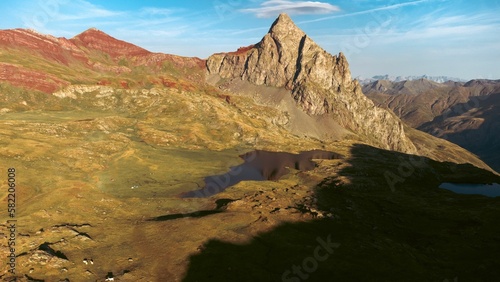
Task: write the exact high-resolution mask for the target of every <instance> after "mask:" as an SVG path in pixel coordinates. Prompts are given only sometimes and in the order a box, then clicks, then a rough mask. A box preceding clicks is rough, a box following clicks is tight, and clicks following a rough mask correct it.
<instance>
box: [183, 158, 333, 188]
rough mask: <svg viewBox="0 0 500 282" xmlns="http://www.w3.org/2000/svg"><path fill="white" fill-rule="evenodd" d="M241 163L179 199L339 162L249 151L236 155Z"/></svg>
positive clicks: (206, 180)
mask: <svg viewBox="0 0 500 282" xmlns="http://www.w3.org/2000/svg"><path fill="white" fill-rule="evenodd" d="M239 157H240V158H242V159H243V160H244V163H242V164H240V165H238V166H234V167H231V168H230V169H229V171H228V172H226V173H224V174H220V175H213V176H208V177H206V178H205V186H204V187H203V188H201V189H199V190H195V191H189V192H186V193H183V194H182V195H181V197H183V198H202V197H209V196H212V195H215V194H217V193H220V192H222V191H224V190H225V189H226V188H228V187H230V186H233V185H236V184H237V183H239V182H241V181H245V180H254V181H265V180H278V179H280V178H281V177H282V176H284V175H286V174H287V173H289V171H290V170H289V168H291V169H295V170H300V171H307V170H311V169H313V168H315V167H316V166H317V164H316V163H315V162H314V161H313V159H327V160H329V159H339V158H342V156H341V155H340V154H337V153H333V152H328V151H322V150H313V151H306V152H301V153H299V154H292V153H286V152H269V151H260V150H257V151H252V152H248V153H246V154H243V155H240V156H239Z"/></svg>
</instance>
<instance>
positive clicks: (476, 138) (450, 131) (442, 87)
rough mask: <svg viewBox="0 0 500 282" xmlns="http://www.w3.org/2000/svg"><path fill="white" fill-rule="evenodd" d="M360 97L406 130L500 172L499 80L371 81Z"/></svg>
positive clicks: (365, 86) (364, 87)
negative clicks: (445, 144)
mask: <svg viewBox="0 0 500 282" xmlns="http://www.w3.org/2000/svg"><path fill="white" fill-rule="evenodd" d="M363 93H365V95H366V96H367V97H369V98H371V99H372V100H373V101H374V102H375V103H376V104H377V105H379V106H383V107H387V108H389V109H391V110H392V111H393V112H394V113H395V114H396V115H398V116H399V117H400V118H401V119H403V120H404V121H405V122H406V123H407V124H408V125H410V126H412V127H414V128H417V129H419V130H422V131H424V132H427V133H429V134H432V135H434V136H436V137H440V138H443V139H446V140H448V141H451V142H453V143H455V144H458V145H460V146H461V147H463V148H466V149H468V150H469V151H471V152H473V153H475V154H477V155H478V156H479V157H480V158H481V159H482V160H483V161H485V162H486V163H488V164H489V165H490V166H491V167H493V168H494V169H496V170H497V171H500V146H499V144H500V80H487V79H475V80H471V81H468V82H466V83H464V82H451V81H448V82H446V83H437V82H434V81H430V80H427V79H419V80H413V81H410V80H406V81H400V82H391V81H387V80H377V81H374V82H372V83H369V84H366V85H364V86H363Z"/></svg>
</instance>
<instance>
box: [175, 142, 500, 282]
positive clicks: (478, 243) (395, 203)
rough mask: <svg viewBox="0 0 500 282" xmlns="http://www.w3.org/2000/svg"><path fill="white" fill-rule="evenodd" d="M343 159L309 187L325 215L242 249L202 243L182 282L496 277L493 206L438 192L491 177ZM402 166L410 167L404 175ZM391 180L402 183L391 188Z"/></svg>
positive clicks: (393, 160)
mask: <svg viewBox="0 0 500 282" xmlns="http://www.w3.org/2000/svg"><path fill="white" fill-rule="evenodd" d="M351 154H352V157H351V158H349V159H346V162H348V164H349V166H347V167H346V168H345V169H343V170H341V171H339V172H338V174H334V175H331V176H329V177H327V178H325V179H324V180H323V181H322V182H321V183H320V184H319V185H317V186H316V187H315V188H314V189H315V197H316V198H317V200H318V201H317V205H318V210H319V211H323V212H328V213H332V214H333V217H331V218H330V217H328V218H321V219H315V220H311V221H309V222H300V223H284V224H281V225H279V226H278V227H276V228H274V229H273V230H272V231H270V232H266V233H262V234H260V235H258V236H256V237H254V238H253V240H251V241H250V242H249V243H248V244H242V245H239V244H232V243H228V242H224V241H220V240H209V241H208V242H207V243H206V244H205V245H204V248H203V251H202V252H201V253H199V254H197V255H193V256H192V257H191V258H190V266H189V269H188V271H187V274H186V277H185V278H184V280H183V281H185V282H188V281H189V282H190V281H446V279H448V280H449V281H454V280H453V279H455V278H457V279H459V280H461V281H468V280H475V281H484V280H486V279H493V280H495V278H496V279H499V278H500V271H499V270H498V268H497V266H498V265H499V264H500V258H499V257H498V256H497V255H496V254H498V253H500V235H498V234H500V226H499V225H498V214H500V205H499V203H500V199H496V198H495V199H492V198H486V197H483V196H470V195H469V196H466V195H457V194H453V193H452V192H449V191H446V190H443V189H438V188H437V185H438V184H439V183H440V182H442V181H464V182H473V181H478V182H484V181H498V180H499V178H498V176H495V175H493V174H492V173H490V172H487V171H484V170H480V169H478V168H475V167H473V166H471V165H454V164H451V163H439V162H435V161H432V160H430V159H427V158H415V157H412V156H410V155H406V154H401V153H396V152H391V151H386V150H381V149H377V148H373V147H370V146H366V145H356V146H354V147H353V149H352V152H351ZM407 162H408V163H413V164H414V169H413V171H412V173H409V171H410V170H407V171H406V173H404V176H403V175H401V174H402V173H400V172H405V171H404V170H403V169H402V166H403V165H404V164H406V163H407ZM417 164H418V166H417ZM391 173H393V174H394V175H396V176H397V175H399V176H400V177H402V179H403V180H402V181H399V182H398V183H396V184H395V185H394V187H392V188H393V189H391V187H390V185H389V184H388V180H387V175H390V174H391ZM340 177H343V178H344V179H345V178H347V179H348V180H349V183H344V184H342V181H340V180H339V179H340ZM398 180H400V179H398ZM268 216H272V214H269V215H268Z"/></svg>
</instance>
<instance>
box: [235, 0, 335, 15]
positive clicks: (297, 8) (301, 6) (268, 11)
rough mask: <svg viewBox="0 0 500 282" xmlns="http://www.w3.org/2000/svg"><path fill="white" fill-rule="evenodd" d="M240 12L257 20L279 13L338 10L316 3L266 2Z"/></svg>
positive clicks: (311, 12)
mask: <svg viewBox="0 0 500 282" xmlns="http://www.w3.org/2000/svg"><path fill="white" fill-rule="evenodd" d="M240 11H241V12H244V13H252V14H255V15H256V16H257V17H259V18H270V17H275V16H277V15H278V14H280V13H287V14H290V15H310V14H329V13H333V12H338V11H340V8H339V7H338V6H334V5H332V4H329V3H324V2H317V1H286V0H268V1H265V2H263V3H262V4H261V5H260V7H259V8H248V9H241V10H240Z"/></svg>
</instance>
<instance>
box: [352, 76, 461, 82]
mask: <svg viewBox="0 0 500 282" xmlns="http://www.w3.org/2000/svg"><path fill="white" fill-rule="evenodd" d="M356 79H357V80H358V81H359V83H360V84H361V85H366V84H368V83H371V82H374V81H377V80H387V81H392V82H400V81H411V80H419V79H426V80H430V81H434V82H439V83H444V82H447V81H455V82H466V81H467V80H465V79H461V78H458V77H451V76H441V75H440V76H429V75H425V74H424V75H411V76H394V75H388V74H385V75H375V76H373V77H370V78H366V77H362V76H358V77H356Z"/></svg>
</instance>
